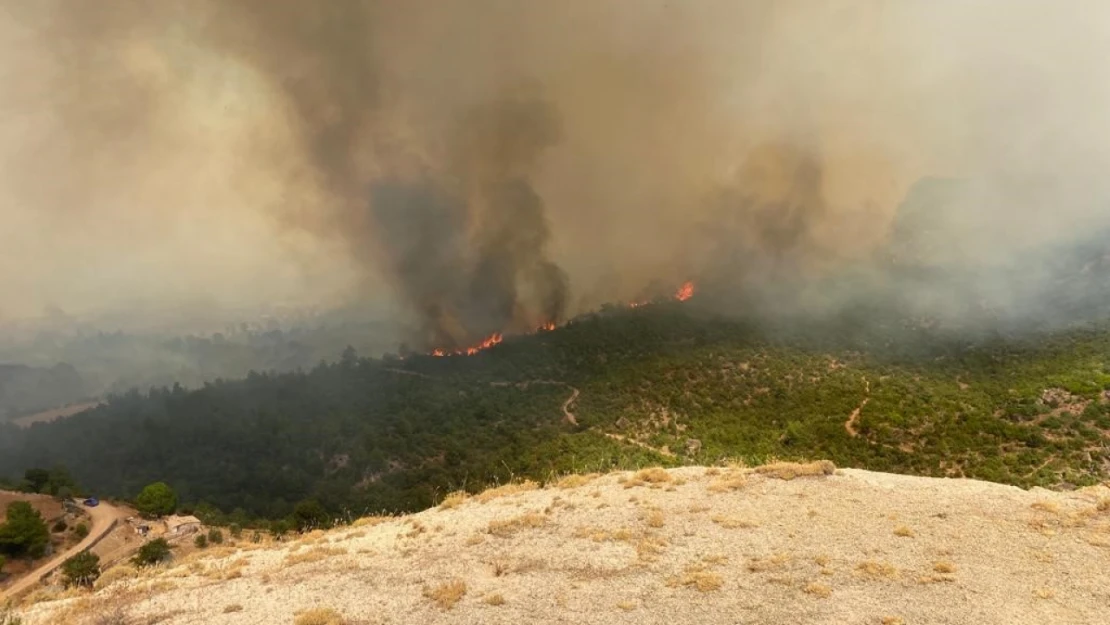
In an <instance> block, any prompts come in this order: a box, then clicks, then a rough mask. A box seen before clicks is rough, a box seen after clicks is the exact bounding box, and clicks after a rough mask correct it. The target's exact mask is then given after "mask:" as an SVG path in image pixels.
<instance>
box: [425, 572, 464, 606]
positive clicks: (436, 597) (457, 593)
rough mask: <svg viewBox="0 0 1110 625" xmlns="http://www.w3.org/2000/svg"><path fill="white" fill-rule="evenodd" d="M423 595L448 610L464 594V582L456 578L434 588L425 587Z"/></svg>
mask: <svg viewBox="0 0 1110 625" xmlns="http://www.w3.org/2000/svg"><path fill="white" fill-rule="evenodd" d="M424 596H425V597H427V598H428V599H431V600H432V601H434V602H435V603H436V605H438V606H439V607H441V608H443V609H444V610H450V609H451V608H453V607H455V604H456V603H458V602H459V601H461V600H462V598H463V597H464V596H466V582H464V581H462V580H461V579H456V580H453V581H450V582H447V583H445V584H440V585H439V586H436V587H434V588H425V589H424Z"/></svg>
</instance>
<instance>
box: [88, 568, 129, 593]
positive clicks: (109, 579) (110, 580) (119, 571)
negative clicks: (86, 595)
mask: <svg viewBox="0 0 1110 625" xmlns="http://www.w3.org/2000/svg"><path fill="white" fill-rule="evenodd" d="M138 576H139V569H136V568H135V567H133V566H131V565H130V564H123V565H120V566H113V567H112V568H110V569H108V570H107V571H104V572H103V573H101V574H100V577H98V578H97V579H96V582H95V583H94V584H93V588H95V589H96V590H101V589H104V588H107V587H109V586H111V585H112V584H114V583H116V582H119V581H123V580H125V579H135V578H136V577H138Z"/></svg>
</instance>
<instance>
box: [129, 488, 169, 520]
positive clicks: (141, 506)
mask: <svg viewBox="0 0 1110 625" xmlns="http://www.w3.org/2000/svg"><path fill="white" fill-rule="evenodd" d="M135 509H137V510H138V511H139V514H141V515H143V516H144V517H147V518H153V517H161V516H166V515H168V514H173V512H174V510H177V494H176V493H175V492H174V491H173V489H172V488H170V487H169V485H168V484H166V483H165V482H154V483H153V484H147V485H146V486H145V487H144V488H143V490H142V492H140V493H139V495H138V496H137V497H135Z"/></svg>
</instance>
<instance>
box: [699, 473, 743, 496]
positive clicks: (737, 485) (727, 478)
mask: <svg viewBox="0 0 1110 625" xmlns="http://www.w3.org/2000/svg"><path fill="white" fill-rule="evenodd" d="M747 485H748V476H747V474H745V473H744V472H742V471H738V470H736V471H729V472H728V473H725V474H724V475H722V476H720V477H719V478H717V479H715V480H713V481H712V482H710V484H709V486H707V487H706V488H707V489H708V490H709V492H711V493H727V492H731V491H736V490H740V489H742V488H744V487H745V486H747Z"/></svg>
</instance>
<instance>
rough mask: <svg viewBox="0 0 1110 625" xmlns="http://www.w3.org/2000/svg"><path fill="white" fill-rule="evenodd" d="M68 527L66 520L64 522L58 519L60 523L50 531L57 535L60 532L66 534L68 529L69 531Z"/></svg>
mask: <svg viewBox="0 0 1110 625" xmlns="http://www.w3.org/2000/svg"><path fill="white" fill-rule="evenodd" d="M68 527H69V526H68V525H66V522H65V520H63V519H58V522H57V523H55V524H54V527H52V528H50V531H52V532H54V533H55V534H57V533H58V532H64V531H66V529H67V528H68Z"/></svg>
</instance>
